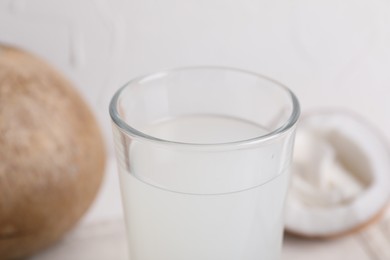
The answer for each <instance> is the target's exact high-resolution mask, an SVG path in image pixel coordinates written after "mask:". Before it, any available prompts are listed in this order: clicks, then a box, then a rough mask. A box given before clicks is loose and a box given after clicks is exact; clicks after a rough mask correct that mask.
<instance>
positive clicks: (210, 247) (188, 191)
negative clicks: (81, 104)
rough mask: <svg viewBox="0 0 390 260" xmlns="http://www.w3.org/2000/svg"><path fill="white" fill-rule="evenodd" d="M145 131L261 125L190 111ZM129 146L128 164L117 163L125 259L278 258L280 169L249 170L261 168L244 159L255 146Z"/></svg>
mask: <svg viewBox="0 0 390 260" xmlns="http://www.w3.org/2000/svg"><path fill="white" fill-rule="evenodd" d="M144 132H146V133H148V134H150V135H153V136H156V137H159V138H164V139H167V140H175V141H179V142H192V143H223V142H231V141H238V140H243V139H248V138H253V137H256V136H259V135H261V134H262V133H264V130H263V129H261V127H258V126H256V125H254V124H251V123H248V122H245V121H240V120H237V119H232V118H227V117H217V116H188V117H181V118H175V119H171V120H168V121H164V122H161V123H158V124H156V125H154V126H152V127H150V128H148V129H144ZM131 146H133V147H131V148H130V160H129V164H130V169H131V170H130V172H128V171H124V170H120V182H121V185H122V187H121V190H122V195H123V203H124V209H125V216H126V218H127V219H128V220H126V221H127V227H128V237H129V250H130V252H129V254H130V259H131V260H277V259H279V253H280V247H281V240H282V228H283V225H282V222H283V206H284V200H285V196H286V191H287V185H288V179H289V177H288V174H287V171H286V170H282V171H281V172H277V173H274V174H273V175H272V176H274V177H272V178H270V179H267V181H266V182H262V183H258V180H257V179H256V178H254V177H253V176H254V175H259V174H261V173H259V172H256V171H257V170H258V169H257V168H256V167H253V166H251V165H248V163H247V160H248V157H251V156H252V155H253V156H258V154H257V152H256V150H253V151H252V150H250V151H245V152H244V153H236V152H234V151H232V152H231V154H230V155H229V154H228V155H226V153H223V154H219V153H218V152H214V153H210V154H208V155H207V154H206V155H205V152H204V151H203V152H193V151H187V150H180V149H179V150H178V151H176V152H175V153H172V151H170V150H169V149H166V148H161V147H160V148H157V147H150V146H148V145H147V144H146V143H142V142H139V143H132V144H131ZM271 152H272V151H271ZM276 153H277V151H276ZM226 156H228V157H226ZM210 157H211V158H212V159H210V160H205V158H210ZM230 158H231V159H230ZM250 160H253V158H250ZM261 160H262V159H261V158H259V161H261ZM156 161H157V162H158V163H154V162H156ZM167 164H169V165H167ZM225 165H228V167H227V168H226V170H225V169H224V166H225ZM235 166H237V167H236V168H235ZM232 168H233V170H230V169H232ZM225 175H226V176H225ZM183 176H184V177H183ZM199 176H200V177H199ZM275 176H276V177H275ZM242 179H244V181H242ZM249 184H250V185H249ZM213 189H214V190H213Z"/></svg>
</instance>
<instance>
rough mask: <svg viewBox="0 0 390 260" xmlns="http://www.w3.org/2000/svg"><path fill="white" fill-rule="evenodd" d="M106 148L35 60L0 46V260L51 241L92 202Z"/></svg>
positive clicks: (83, 108) (67, 88)
mask: <svg viewBox="0 0 390 260" xmlns="http://www.w3.org/2000/svg"><path fill="white" fill-rule="evenodd" d="M104 165H105V150H104V145H103V140H102V136H101V133H100V130H99V128H98V125H97V123H96V121H95V118H94V117H93V115H92V113H91V111H90V109H89V108H88V107H87V105H86V103H85V102H84V101H83V100H82V98H81V97H80V95H79V94H78V93H77V92H76V91H75V89H74V88H73V87H72V86H71V84H70V83H69V82H68V81H67V80H65V79H64V77H63V76H61V75H60V74H59V73H58V72H56V71H55V70H54V69H53V68H51V67H50V66H49V65H48V64H46V63H45V62H43V61H42V60H40V59H39V58H37V57H35V56H33V55H31V54H29V53H27V52H24V51H22V50H19V49H16V48H12V47H7V46H3V45H0V259H2V260H5V259H19V258H22V257H26V256H29V255H31V254H33V253H35V252H37V251H39V250H41V249H43V248H45V247H47V246H49V245H50V244H52V243H54V242H55V241H57V240H58V239H59V238H61V236H62V235H63V234H64V233H65V232H67V231H68V230H70V229H71V228H72V227H73V226H74V225H75V223H76V222H77V221H78V220H79V219H80V217H81V216H82V215H83V214H84V213H85V212H86V210H87V209H88V207H89V205H90V204H91V203H92V201H93V199H94V197H95V195H96V193H97V191H98V189H99V186H100V183H101V180H102V176H103V172H104Z"/></svg>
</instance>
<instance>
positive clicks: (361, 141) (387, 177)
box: [286, 113, 390, 237]
mask: <svg viewBox="0 0 390 260" xmlns="http://www.w3.org/2000/svg"><path fill="white" fill-rule="evenodd" d="M389 198H390V156H389V151H388V147H387V146H386V145H385V142H384V140H383V139H381V138H380V137H379V136H378V134H377V133H376V132H375V130H373V129H372V128H371V127H369V126H368V125H367V124H366V123H365V122H364V121H361V120H358V119H357V118H356V117H354V116H351V115H348V114H341V113H325V114H318V115H312V116H310V117H306V118H305V119H303V120H302V121H301V124H300V125H299V127H298V130H297V136H296V141H295V150H294V160H293V166H292V182H291V188H290V194H289V197H288V200H287V205H286V229H287V230H288V231H290V232H293V233H295V234H300V235H303V236H307V237H331V236H337V235H341V234H347V233H349V232H351V231H353V230H356V229H357V228H359V227H361V226H363V225H365V224H367V223H369V222H370V221H372V220H373V219H375V217H376V216H378V214H379V213H380V212H382V211H383V209H384V208H385V206H386V205H387V202H388V200H389Z"/></svg>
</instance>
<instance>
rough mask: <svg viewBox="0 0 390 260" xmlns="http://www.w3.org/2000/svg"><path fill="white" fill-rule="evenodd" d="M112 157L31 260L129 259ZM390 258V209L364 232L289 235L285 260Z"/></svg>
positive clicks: (285, 245) (375, 259) (284, 253)
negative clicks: (84, 208) (73, 216)
mask: <svg viewBox="0 0 390 260" xmlns="http://www.w3.org/2000/svg"><path fill="white" fill-rule="evenodd" d="M115 167H116V166H115V161H114V160H113V158H110V159H109V160H108V166H107V173H106V178H105V181H104V183H103V186H102V189H101V191H100V193H99V195H98V197H97V200H96V201H95V203H94V205H93V206H92V207H91V209H90V211H89V212H88V214H87V215H86V216H85V217H84V218H83V219H82V220H81V222H80V223H79V224H78V225H77V226H76V227H75V228H74V229H73V230H72V231H71V232H70V233H68V234H67V235H66V236H65V237H64V238H63V239H62V240H61V241H59V242H58V243H57V244H55V245H54V246H52V247H50V248H49V249H47V250H45V251H43V252H42V253H41V254H39V255H37V256H35V257H33V258H32V260H53V259H55V260H89V259H91V260H108V259H110V260H128V259H127V251H126V250H127V248H126V235H125V227H124V221H123V217H122V209H121V202H120V193H119V185H118V179H117V174H116V168H115ZM312 259H315V260H346V259H347V260H348V259H350V260H389V259H390V212H388V213H387V214H386V215H385V216H384V218H383V219H382V220H380V221H379V222H377V223H376V224H374V225H372V226H370V227H369V228H368V229H366V230H364V231H363V232H360V233H356V234H353V235H350V236H347V237H344V238H340V239H335V240H327V241H318V240H306V239H300V238H296V237H292V236H286V237H285V241H284V245H283V257H282V260H312Z"/></svg>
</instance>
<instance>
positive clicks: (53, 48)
mask: <svg viewBox="0 0 390 260" xmlns="http://www.w3.org/2000/svg"><path fill="white" fill-rule="evenodd" d="M0 42H3V43H9V44H13V45H17V46H20V47H22V48H25V49H27V50H30V51H32V52H34V53H36V54H38V55H40V56H42V57H44V58H45V59H47V60H48V61H49V62H51V63H52V64H53V65H55V66H56V67H57V68H59V69H60V70H61V71H62V72H63V73H65V74H66V75H67V76H68V77H69V78H70V79H71V80H72V81H73V82H74V83H75V85H76V86H77V88H79V89H80V91H81V92H82V94H83V95H84V96H85V97H86V98H87V100H88V101H89V102H90V104H91V105H92V106H93V108H94V110H95V112H96V114H97V116H98V117H99V119H100V121H101V123H102V126H103V128H104V132H105V134H106V137H107V140H110V126H109V118H108V112H107V106H108V102H109V99H110V97H111V95H112V94H113V92H114V90H115V89H116V88H118V87H119V86H121V85H122V84H123V83H124V82H126V81H127V80H129V79H131V78H132V77H134V76H138V75H140V74H144V73H148V72H152V71H155V70H160V69H163V68H168V67H176V66H183V65H201V64H213V65H229V66H234V67H241V68H245V69H250V70H253V71H257V72H260V73H263V74H266V75H268V76H271V77H273V78H275V79H277V80H279V81H281V82H283V83H285V84H286V85H288V86H290V87H291V88H292V89H293V90H294V91H295V92H296V94H297V95H298V97H299V98H300V100H301V103H302V108H303V111H304V112H305V111H310V110H312V109H314V108H318V107H321V108H324V107H326V108H329V107H338V108H348V109H350V110H353V111H356V112H358V113H359V114H361V115H363V116H365V117H366V118H367V119H368V120H370V121H371V122H372V123H373V124H374V125H376V126H378V127H379V128H381V129H382V132H384V133H385V134H386V136H387V138H388V139H389V140H390V131H389V130H390V118H389V116H388V114H387V111H390V102H388V100H389V98H390V2H389V1H386V0H343V1H340V0H316V1H311V0H273V1H266V0H240V1H237V0H235V1H233V0H186V1H183V0H181V1H180V0H159V1H157V0H83V1H79V0H66V1H65V0H62V1H60V0H28V1H27V0H0ZM108 142H109V141H108ZM109 146H111V145H110V143H109Z"/></svg>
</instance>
